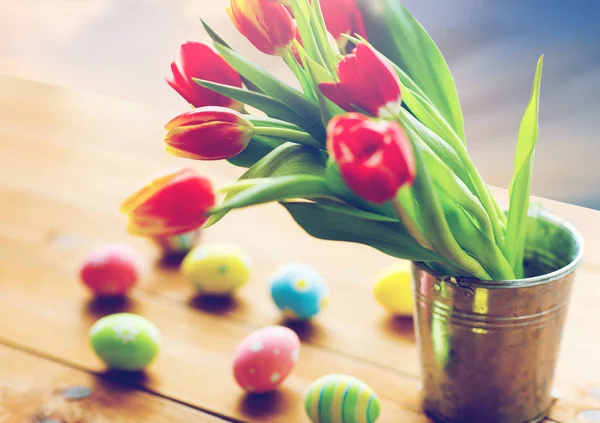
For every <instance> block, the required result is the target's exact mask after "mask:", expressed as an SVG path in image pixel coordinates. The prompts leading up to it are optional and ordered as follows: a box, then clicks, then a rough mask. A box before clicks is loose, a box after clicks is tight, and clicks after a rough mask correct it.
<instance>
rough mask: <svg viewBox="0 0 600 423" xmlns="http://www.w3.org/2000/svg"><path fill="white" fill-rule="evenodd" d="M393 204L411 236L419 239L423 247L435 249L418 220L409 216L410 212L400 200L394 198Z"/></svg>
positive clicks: (416, 239)
mask: <svg viewBox="0 0 600 423" xmlns="http://www.w3.org/2000/svg"><path fill="white" fill-rule="evenodd" d="M392 205H393V206H394V210H395V211H396V214H397V215H398V217H399V218H400V221H401V222H402V224H403V225H404V227H405V228H406V230H407V231H408V233H409V234H410V236H412V237H413V238H414V239H415V241H417V242H418V243H419V245H421V247H423V248H425V249H427V250H432V251H433V248H431V245H430V244H429V242H428V241H427V239H426V238H425V237H424V236H423V234H422V233H421V231H420V230H419V228H418V227H417V224H416V222H415V221H414V220H413V219H412V218H411V217H410V216H409V214H408V213H407V211H406V210H405V209H404V207H402V205H401V204H400V202H399V201H398V200H397V199H395V198H394V199H393V200H392Z"/></svg>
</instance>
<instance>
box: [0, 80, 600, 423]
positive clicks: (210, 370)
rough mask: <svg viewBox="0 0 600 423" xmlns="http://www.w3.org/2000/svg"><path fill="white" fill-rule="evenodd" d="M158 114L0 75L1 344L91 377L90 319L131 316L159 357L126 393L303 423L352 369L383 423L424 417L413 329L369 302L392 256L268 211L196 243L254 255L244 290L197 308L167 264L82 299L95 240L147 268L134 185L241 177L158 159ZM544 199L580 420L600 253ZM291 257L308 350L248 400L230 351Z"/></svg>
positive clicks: (260, 320)
mask: <svg viewBox="0 0 600 423" xmlns="http://www.w3.org/2000/svg"><path fill="white" fill-rule="evenodd" d="M165 114H168V112H165V111H157V110H154V109H152V108H149V107H146V106H140V105H136V104H133V103H127V102H123V101H117V100H114V99H109V98H106V97H103V96H97V95H90V94H85V93H80V92H77V91H73V90H66V89H60V88H56V87H51V86H47V85H44V84H37V83H32V82H27V81H23V80H19V79H16V78H0V140H1V141H0V169H1V172H0V205H1V206H0V263H2V264H1V265H0V283H1V287H2V296H0V339H2V340H4V341H8V342H11V343H14V344H16V345H21V346H24V347H27V348H31V349H32V350H35V351H38V352H40V353H44V354H48V355H49V356H51V357H53V358H54V359H56V360H64V361H65V362H68V363H70V364H72V365H76V366H79V367H81V368H84V369H87V370H89V371H93V372H102V371H103V366H102V364H101V363H99V362H98V360H97V359H96V358H95V357H94V356H93V354H92V352H91V351H90V349H89V347H88V345H87V330H88V328H89V326H90V325H91V324H92V323H93V321H94V320H95V319H96V318H98V317H100V316H102V315H105V314H107V313H110V312H115V311H122V310H129V311H133V312H136V313H139V314H142V315H144V316H146V317H148V318H150V319H151V320H153V321H154V322H155V323H156V324H157V325H158V326H159V328H160V329H161V330H162V332H163V335H164V345H163V349H162V353H161V356H160V358H159V360H158V361H157V362H156V364H155V365H153V366H152V368H151V369H150V371H149V372H148V374H147V376H146V377H144V378H139V379H134V380H132V381H131V383H134V384H135V385H136V386H140V387H144V388H146V389H149V390H151V391H153V392H157V393H160V394H161V395H165V396H168V397H170V398H174V399H177V400H178V401H183V402H186V403H189V404H192V405H194V406H197V407H200V408H202V409H206V410H210V411H211V412H213V413H217V414H219V415H223V416H227V417H230V418H235V419H240V420H243V421H248V422H259V421H268V422H286V423H288V422H303V421H306V419H305V417H304V415H303V414H304V412H303V410H302V397H303V394H304V392H305V391H306V390H307V388H308V385H309V384H310V382H311V381H312V380H314V379H315V378H317V377H319V376H322V375H324V374H327V373H349V374H352V375H354V376H357V377H360V378H362V379H364V380H365V381H366V382H368V383H369V384H371V385H372V386H373V388H375V390H376V391H377V392H378V393H379V394H380V396H381V397H382V399H383V410H384V414H383V416H382V419H381V421H382V422H397V421H410V422H420V421H428V420H427V419H426V418H425V417H423V416H422V415H421V414H420V411H419V406H418V371H417V361H416V351H415V345H414V337H413V334H412V327H411V323H410V321H406V320H404V321H403V320H395V319H390V318H388V317H387V316H386V315H385V314H384V313H383V312H382V311H381V310H380V309H379V308H378V307H377V305H376V304H375V303H374V300H373V299H372V296H371V293H370V290H371V287H370V284H371V283H372V281H373V278H374V276H375V274H376V273H377V272H378V271H379V270H380V269H381V268H382V267H383V266H384V265H386V264H391V263H393V259H391V258H389V257H385V256H384V255H383V254H380V253H378V252H375V251H373V250H370V249H368V248H366V247H364V246H358V245H348V244H338V243H327V242H323V241H318V240H314V239H311V238H309V237H308V236H306V235H305V234H304V233H303V232H302V231H301V230H300V229H299V228H298V227H297V226H295V225H294V224H293V222H292V220H291V219H290V218H289V216H287V215H286V214H285V212H284V211H283V210H282V209H281V208H280V207H277V206H266V207H262V208H252V209H248V210H245V211H241V212H237V213H233V214H231V216H228V217H227V218H226V220H224V221H223V222H221V223H220V224H219V225H217V226H216V227H214V228H211V229H210V230H208V231H206V242H211V241H229V242H233V243H236V244H238V245H240V246H242V247H244V248H246V249H247V250H248V251H249V252H250V253H251V255H252V256H253V259H254V264H255V266H254V267H255V269H254V273H253V278H252V281H251V283H250V284H249V285H248V286H247V287H245V288H244V289H243V290H242V291H241V292H240V293H239V295H238V296H237V297H236V299H235V300H233V301H231V302H223V303H214V302H207V301H203V300H201V299H195V298H194V297H193V291H192V289H191V287H190V285H189V284H188V283H187V282H186V281H185V280H183V279H182V278H181V277H180V276H178V274H177V272H176V270H175V268H171V269H169V268H168V267H165V266H163V265H160V263H156V266H155V267H154V268H153V269H152V270H151V271H150V272H149V276H148V278H147V279H146V281H145V283H144V284H143V285H142V286H141V287H140V289H138V290H137V291H136V292H135V294H134V296H133V299H132V300H131V301H130V302H126V303H121V304H105V303H97V302H93V301H91V300H90V298H89V296H88V294H87V293H86V292H85V291H84V289H83V288H82V287H81V286H80V284H79V283H78V281H77V280H76V277H75V275H76V269H77V265H78V263H79V260H80V259H81V257H82V255H83V254H84V253H85V251H86V250H87V249H88V248H89V247H91V246H92V245H94V244H96V243H98V242H104V241H113V240H126V241H128V242H131V243H133V244H135V245H136V246H138V247H140V249H142V251H143V252H144V254H145V255H146V257H148V259H149V260H152V259H156V258H157V255H156V252H155V251H154V249H153V248H152V247H151V246H150V245H148V244H147V243H145V242H144V241H142V240H134V239H131V238H129V237H128V236H127V235H126V234H125V231H124V226H125V221H124V217H123V216H119V214H118V211H117V210H118V204H119V203H120V201H121V200H122V199H123V198H124V197H125V196H126V195H127V194H129V193H130V192H131V191H132V190H134V189H136V188H137V187H138V186H139V185H140V184H141V182H142V181H143V179H145V178H146V177H147V176H149V175H151V174H152V173H153V172H155V171H157V170H159V169H160V168H161V167H166V166H172V165H189V166H193V167H197V168H198V169H200V170H201V171H202V172H203V173H205V174H207V175H209V176H210V177H211V178H212V179H214V180H216V181H217V182H219V183H223V182H226V181H228V180H231V178H234V177H235V176H236V175H237V174H239V173H240V170H239V169H235V168H233V167H231V166H228V165H226V164H224V163H208V164H207V163H198V162H191V161H187V162H186V161H182V160H180V159H174V158H171V157H168V156H167V155H166V154H164V153H163V151H162V145H161V144H162V143H161V142H160V139H161V137H162V130H161V128H160V122H163V121H165V120H166V119H167V118H168V116H165ZM544 203H545V204H550V205H551V207H553V208H554V209H555V211H556V212H557V213H558V214H559V215H561V216H563V217H565V218H568V219H569V220H571V221H573V222H574V223H575V225H576V226H577V227H578V228H580V230H581V231H582V232H583V234H584V237H585V239H586V242H587V248H588V255H587V257H586V263H585V265H584V267H583V268H582V269H581V272H580V274H579V277H578V281H577V284H576V291H575V297H574V300H573V306H572V311H571V314H570V316H569V323H568V328H567V330H566V335H565V343H564V345H563V355H562V358H561V361H560V364H559V375H558V387H559V394H560V397H561V398H564V399H565V400H566V402H565V403H564V405H563V404H561V403H559V406H558V407H557V410H560V412H561V413H563V414H561V416H563V417H564V416H567V414H568V413H569V411H568V410H576V409H577V408H576V407H575V406H574V405H573V404H579V403H585V404H586V405H587V401H588V400H587V399H586V398H587V397H585V396H584V395H583V394H582V392H584V391H585V390H586V389H588V388H589V387H592V386H593V385H594V384H596V383H598V382H599V381H598V380H597V378H596V379H594V378H595V376H594V372H591V369H597V368H598V365H597V363H598V360H599V359H600V356H599V351H600V344H599V343H598V341H597V340H595V339H590V335H589V334H590V333H591V331H592V330H593V322H594V314H595V310H596V308H597V306H596V301H597V298H598V294H600V292H599V290H600V286H599V285H598V284H597V283H596V280H597V278H598V276H600V259H599V258H598V257H600V254H594V252H600V229H598V227H597V225H596V222H597V219H598V214H597V213H596V212H592V211H589V210H585V209H581V208H576V207H571V206H567V205H562V204H560V203H549V202H544ZM590 251H591V252H590ZM290 260H293V261H301V262H306V263H308V264H311V265H314V266H316V267H317V268H319V269H320V270H321V271H322V272H323V273H324V275H325V276H326V278H327V279H328V282H329V285H330V288H331V291H332V304H331V307H330V308H328V309H327V310H326V311H325V312H324V313H323V314H322V315H321V316H319V318H318V319H317V320H316V321H315V322H314V323H313V324H309V325H304V326H296V327H294V328H295V329H296V330H297V331H298V332H299V333H300V334H301V336H302V337H303V340H304V341H305V345H304V348H303V353H302V359H301V362H300V364H299V365H298V368H297V369H296V371H295V372H294V374H293V375H292V377H291V378H290V379H289V380H288V381H287V382H286V384H285V388H284V389H283V390H282V392H281V393H279V394H276V395H274V396H270V397H259V398H256V397H246V396H244V395H243V394H242V392H241V391H240V390H239V388H237V387H236V386H235V384H234V382H233V380H232V378H231V376H230V372H231V370H230V366H231V358H232V354H233V351H234V349H235V346H236V345H237V343H238V342H239V341H240V340H241V339H242V338H243V337H244V336H245V335H246V334H248V333H249V331H251V330H252V329H254V328H256V327H259V326H263V325H267V324H276V323H281V319H280V316H279V313H278V312H277V311H276V309H275V308H274V306H273V305H272V304H271V302H270V300H269V298H268V290H267V286H268V285H267V279H268V275H269V274H270V273H271V272H272V271H273V270H274V269H275V267H276V266H277V265H279V264H281V263H284V262H286V261H290ZM357 311H359V312H357ZM595 374H596V375H597V373H595ZM578 401H579V402H578ZM565 410H566V411H565ZM565 413H566V414H565ZM571 416H573V414H572V413H571ZM557 420H558V418H557ZM560 421H568V420H565V419H564V418H562V417H561V420H560Z"/></svg>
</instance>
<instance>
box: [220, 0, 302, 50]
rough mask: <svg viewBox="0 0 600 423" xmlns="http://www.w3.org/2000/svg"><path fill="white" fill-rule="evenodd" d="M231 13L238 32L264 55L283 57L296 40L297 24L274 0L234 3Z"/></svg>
mask: <svg viewBox="0 0 600 423" xmlns="http://www.w3.org/2000/svg"><path fill="white" fill-rule="evenodd" d="M227 13H228V14H229V17H230V18H231V21H232V22H233V24H234V25H235V27H236V28H237V29H238V31H240V32H241V33H242V34H243V35H244V36H245V37H246V38H248V40H249V41H250V42H251V43H252V44H254V46H255V47H256V48H257V49H259V50H260V51H262V52H263V53H266V54H270V55H275V56H283V55H284V54H285V53H286V51H287V49H288V48H289V47H290V45H291V44H292V42H293V41H294V38H295V37H296V31H297V26H296V21H295V20H294V19H293V18H292V15H290V13H289V12H288V10H287V9H286V7H285V6H284V5H283V4H278V3H277V2H274V1H273V0H231V7H230V8H228V9H227Z"/></svg>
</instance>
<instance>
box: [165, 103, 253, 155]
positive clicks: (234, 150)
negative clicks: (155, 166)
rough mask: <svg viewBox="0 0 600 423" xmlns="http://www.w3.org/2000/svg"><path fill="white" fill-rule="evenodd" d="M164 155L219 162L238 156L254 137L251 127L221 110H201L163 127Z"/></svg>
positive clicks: (237, 114)
mask: <svg viewBox="0 0 600 423" xmlns="http://www.w3.org/2000/svg"><path fill="white" fill-rule="evenodd" d="M165 129H166V130H167V134H166V135H165V143H166V144H167V152H168V153H169V154H172V155H173V156H178V157H185V158H188V159H195V160H221V159H229V158H231V157H233V156H236V155H238V154H239V153H241V152H242V151H244V149H245V148H246V147H247V146H248V143H249V142H250V140H251V139H252V137H253V136H254V125H252V123H251V122H249V121H248V120H247V119H246V118H245V117H244V116H243V115H242V114H240V113H238V112H235V111H233V110H230V109H226V108H224V107H201V108H199V109H194V110H191V111H189V112H186V113H183V114H181V115H179V116H177V117H175V118H174V119H172V120H171V121H170V122H169V123H167V124H166V125H165Z"/></svg>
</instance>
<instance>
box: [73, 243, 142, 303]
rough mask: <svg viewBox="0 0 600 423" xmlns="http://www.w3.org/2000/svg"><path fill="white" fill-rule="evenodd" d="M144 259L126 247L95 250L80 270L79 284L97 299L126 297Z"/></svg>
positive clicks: (137, 278) (136, 280)
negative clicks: (84, 286)
mask: <svg viewBox="0 0 600 423" xmlns="http://www.w3.org/2000/svg"><path fill="white" fill-rule="evenodd" d="M142 267H143V259H142V257H141V255H140V254H139V253H138V252H137V251H136V250H135V249H134V248H132V247H130V246H128V245H125V244H105V245H100V246H98V247H96V248H94V249H93V250H92V251H90V253H89V254H88V255H87V257H86V258H85V260H84V262H83V263H82V265H81V268H80V270H79V276H80V278H81V281H82V282H83V283H84V285H86V286H87V287H88V288H89V289H90V290H91V291H92V292H93V293H94V294H95V295H97V296H112V295H125V294H127V293H128V292H129V291H130V290H131V288H133V287H134V285H135V284H136V283H137V282H138V280H139V279H140V277H141V274H142Z"/></svg>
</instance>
